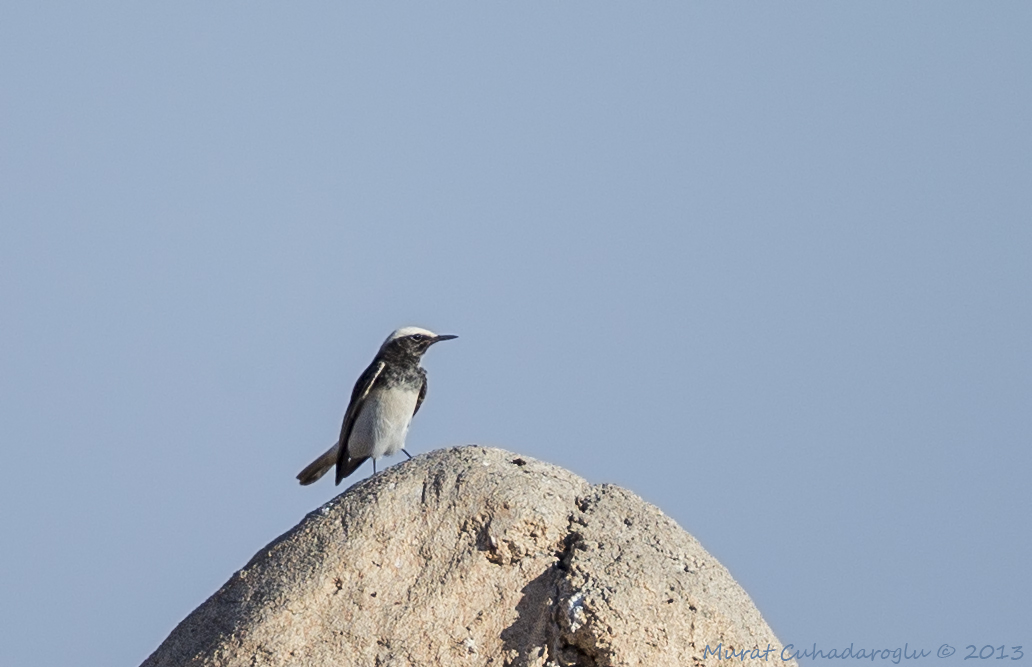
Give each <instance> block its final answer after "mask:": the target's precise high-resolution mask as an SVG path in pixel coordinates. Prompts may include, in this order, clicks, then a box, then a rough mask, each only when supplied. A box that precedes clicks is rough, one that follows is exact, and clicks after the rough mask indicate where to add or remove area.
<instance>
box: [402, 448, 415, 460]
mask: <svg viewBox="0 0 1032 667" xmlns="http://www.w3.org/2000/svg"><path fill="white" fill-rule="evenodd" d="M401 451H403V452H405V448H404V447H402V448H401ZM405 456H407V457H409V458H412V455H411V454H409V453H408V452H405Z"/></svg>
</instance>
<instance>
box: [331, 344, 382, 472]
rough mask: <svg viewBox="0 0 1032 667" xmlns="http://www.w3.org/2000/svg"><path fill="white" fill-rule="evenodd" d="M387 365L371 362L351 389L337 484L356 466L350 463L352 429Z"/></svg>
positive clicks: (343, 426)
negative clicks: (349, 447)
mask: <svg viewBox="0 0 1032 667" xmlns="http://www.w3.org/2000/svg"><path fill="white" fill-rule="evenodd" d="M386 366H387V364H385V363H384V362H383V361H380V360H376V361H374V362H373V363H371V364H369V368H366V369H365V371H363V372H362V374H361V375H360V376H358V381H357V382H355V388H354V389H353V390H352V391H351V402H350V403H348V409H347V410H346V411H345V412H344V423H343V424H341V427H340V439H339V440H338V441H337V442H338V443H339V444H340V449H338V450H337V484H340V480H342V479H344V478H345V477H347V476H348V475H349V474H351V471H353V470H354V467H351V465H350V459H351V455H350V454H348V439H350V438H351V429H352V428H354V426H355V418H356V417H358V413H359V412H361V410H362V405H363V404H364V403H365V400H366V398H368V397H369V392H370V391H372V389H373V385H375V384H376V379H377V378H378V377H380V373H383V369H384V368H385V367H386ZM349 468H350V470H349ZM345 471H346V472H345Z"/></svg>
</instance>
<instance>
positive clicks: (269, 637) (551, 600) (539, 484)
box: [143, 446, 794, 667]
mask: <svg viewBox="0 0 1032 667" xmlns="http://www.w3.org/2000/svg"><path fill="white" fill-rule="evenodd" d="M718 644H720V645H721V647H722V650H723V651H725V652H726V651H728V650H731V651H742V650H743V649H745V650H746V651H751V650H752V649H754V648H755V649H758V652H759V653H761V652H762V651H764V650H766V649H767V648H768V646H770V647H773V649H772V650H771V651H770V653H769V654H768V655H769V657H768V660H766V661H763V660H762V659H759V658H755V657H754V658H748V657H747V658H746V659H745V660H744V663H745V664H750V663H752V664H759V663H762V662H765V664H770V663H771V662H775V661H777V662H779V663H780V662H781V660H780V651H781V644H780V643H779V642H778V640H777V639H776V638H775V637H774V634H773V633H772V632H771V630H770V628H768V627H767V624H766V623H765V622H764V621H763V618H762V617H761V616H760V613H759V612H758V611H757V610H756V608H755V606H754V605H753V604H752V601H751V600H750V599H749V596H748V595H746V593H745V591H743V590H742V589H741V588H740V587H739V586H738V584H736V583H735V581H734V579H732V578H731V575H730V574H729V573H728V571H727V570H726V569H724V567H723V566H721V565H720V563H718V562H717V561H716V560H714V559H713V557H712V556H710V555H709V554H708V553H706V551H705V550H704V549H703V548H702V547H701V546H700V545H699V543H698V541H696V540H695V538H693V537H692V536H691V535H689V534H688V533H686V532H684V530H682V529H681V528H680V527H679V526H678V525H677V524H676V523H674V522H673V521H672V520H671V519H669V518H668V517H666V516H665V515H664V514H663V513H662V512H660V511H659V510H658V509H657V508H655V507H653V506H652V505H649V504H648V503H646V502H644V501H643V500H641V499H640V498H638V497H637V496H635V495H634V494H632V493H630V492H629V491H625V490H623V489H621V488H619V487H616V486H611V485H605V484H603V485H597V486H592V485H590V484H588V483H587V482H586V481H585V480H583V479H581V478H580V477H577V476H576V475H574V474H572V473H570V472H568V471H566V470H564V469H562V468H559V467H556V466H553V465H550V464H547V463H543V462H541V461H536V460H534V459H531V458H528V457H521V456H518V455H516V454H512V453H509V452H506V451H502V450H500V449H492V448H485V447H478V446H468V447H456V448H452V449H445V450H438V451H435V452H431V453H429V454H425V455H422V456H419V457H416V458H415V459H413V460H411V461H406V462H403V463H400V464H398V465H395V466H393V467H391V468H388V469H387V470H385V471H383V472H381V473H380V474H378V475H376V476H374V477H372V478H370V479H367V480H365V481H363V482H360V483H359V484H356V485H355V486H353V487H351V488H350V489H348V490H347V491H345V492H344V493H342V494H341V495H339V496H337V497H336V498H334V499H333V500H331V501H330V502H328V503H326V504H325V505H323V506H322V507H321V508H319V509H318V510H316V511H314V512H312V513H311V514H309V515H308V516H307V517H305V519H304V520H303V521H302V522H301V523H300V524H298V525H297V526H296V527H295V528H294V529H293V530H291V531H289V532H288V533H286V534H285V535H283V536H281V537H280V538H279V539H277V540H275V541H274V542H272V543H271V544H269V545H268V546H267V547H266V548H264V549H262V550H261V551H260V552H259V553H258V554H257V555H255V556H254V558H252V559H251V561H250V562H249V563H248V564H247V565H246V566H245V567H244V568H243V569H241V570H240V571H239V572H237V573H236V574H234V575H233V576H232V578H231V579H230V580H229V582H227V583H226V584H225V585H224V586H223V587H222V588H221V589H219V591H218V592H216V593H215V594H214V595H212V596H211V597H210V598H209V599H208V600H207V601H206V602H205V603H204V604H202V605H201V606H200V607H198V608H197V609H196V610H195V611H194V612H193V613H192V614H190V615H189V616H188V617H187V618H186V619H185V620H184V621H183V622H182V623H180V624H179V626H178V627H177V628H176V629H175V630H173V632H172V634H171V635H169V637H168V638H167V639H166V640H165V641H164V642H163V643H162V644H161V646H160V647H158V650H157V651H155V652H154V653H153V654H152V655H151V656H150V657H149V658H148V659H147V660H146V661H144V663H143V665H144V667H172V666H175V667H180V666H183V665H212V666H220V667H221V666H226V667H230V666H233V667H235V666H237V665H239V666H241V667H243V666H249V667H250V666H261V665H268V666H279V665H284V666H286V665H306V666H321V665H326V666H331V665H332V666H334V667H337V666H340V665H356V666H362V667H369V666H373V665H383V666H397V667H402V666H406V667H407V666H410V665H413V666H414V665H497V666H498V667H502V666H503V665H512V666H514V667H531V666H546V665H548V666H551V665H557V666H558V665H581V666H588V665H591V666H602V665H649V666H650V667H660V666H663V665H671V666H674V665H676V666H678V667H682V666H685V665H701V664H706V665H717V664H721V661H719V660H718V659H717V658H716V657H714V656H713V655H712V654H711V655H708V656H706V657H705V659H704V650H705V647H706V646H707V645H708V646H709V647H710V648H711V649H715V648H716V647H717V645H718ZM740 655H741V654H738V655H736V656H735V658H733V659H732V660H727V661H726V662H736V663H738V664H743V661H742V660H740V659H739V656H740ZM753 655H754V656H756V655H758V653H754V654H753ZM789 664H794V663H789Z"/></svg>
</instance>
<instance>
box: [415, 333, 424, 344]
mask: <svg viewBox="0 0 1032 667" xmlns="http://www.w3.org/2000/svg"><path fill="white" fill-rule="evenodd" d="M412 340H414V341H416V342H417V343H422V342H423V341H424V340H426V336H424V335H423V334H416V335H414V336H412Z"/></svg>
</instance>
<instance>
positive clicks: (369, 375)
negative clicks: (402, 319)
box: [297, 327, 457, 485]
mask: <svg viewBox="0 0 1032 667" xmlns="http://www.w3.org/2000/svg"><path fill="white" fill-rule="evenodd" d="M452 338H457V336H450V335H443V336H440V335H437V334H435V333H434V332H432V331H427V330H426V329H420V328H419V327H404V328H401V329H398V330H397V331H395V332H394V333H392V334H391V335H390V336H388V337H387V340H385V341H384V342H383V345H381V346H380V351H379V352H377V353H376V357H375V358H374V359H373V363H371V364H369V367H368V368H366V369H365V371H364V372H363V373H362V375H360V376H359V378H358V382H356V383H355V388H354V389H353V390H352V392H351V402H350V403H349V404H348V409H347V411H345V413H344V424H343V425H342V426H341V429H340V437H339V438H337V442H335V443H334V444H333V446H332V447H330V448H329V449H328V450H327V451H326V453H324V454H323V455H322V456H320V457H319V458H317V459H316V460H315V461H313V462H312V463H311V464H309V465H308V467H306V468H305V469H304V470H302V471H301V472H300V473H299V474H298V476H297V478H298V480H300V482H301V484H303V485H306V484H311V483H312V482H315V481H316V480H318V479H319V478H320V477H322V476H323V475H325V474H326V473H327V471H329V469H330V468H332V467H334V466H336V468H337V475H336V482H335V483H336V484H340V480H342V479H344V478H345V477H347V476H348V475H350V474H351V473H353V472H355V470H357V469H358V467H359V466H360V465H362V464H363V463H365V461H366V459H369V458H371V459H373V472H374V473H375V472H376V459H378V458H380V457H381V456H393V455H394V454H397V453H398V450H401V451H402V452H405V455H406V456H408V457H409V458H411V455H410V454H409V453H408V452H406V451H405V436H406V435H408V428H409V423H410V422H411V421H412V417H413V416H415V414H416V413H417V412H419V406H421V405H422V404H423V399H424V398H426V371H425V370H424V369H423V368H422V367H421V366H420V365H419V361H420V359H421V358H422V356H423V354H424V353H425V352H426V351H427V350H428V349H429V348H430V346H431V345H433V344H434V343H437V342H440V341H442V340H451V339H452Z"/></svg>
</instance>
